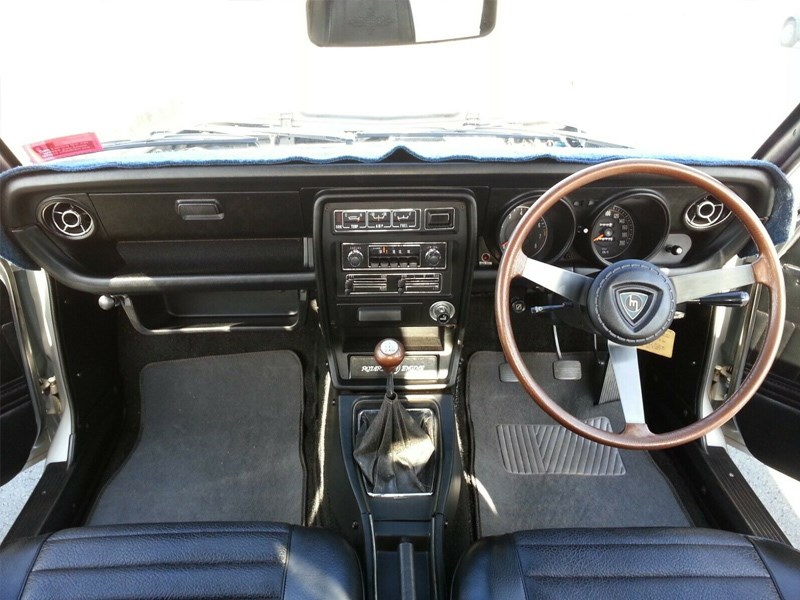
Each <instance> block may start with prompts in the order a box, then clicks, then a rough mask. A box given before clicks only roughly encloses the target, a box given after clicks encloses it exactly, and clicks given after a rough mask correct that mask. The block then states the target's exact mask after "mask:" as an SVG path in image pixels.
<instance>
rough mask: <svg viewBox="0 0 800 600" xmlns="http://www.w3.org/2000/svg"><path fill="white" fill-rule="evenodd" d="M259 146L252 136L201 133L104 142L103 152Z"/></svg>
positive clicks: (169, 134)
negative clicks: (157, 148)
mask: <svg viewBox="0 0 800 600" xmlns="http://www.w3.org/2000/svg"><path fill="white" fill-rule="evenodd" d="M234 145H244V146H258V145H259V139H258V137H256V136H252V135H229V134H226V133H209V132H200V131H186V132H184V131H180V132H177V133H167V134H164V135H163V136H161V137H149V138H143V139H139V140H117V141H111V142H103V150H128V149H132V148H155V147H165V146H166V147H173V146H234Z"/></svg>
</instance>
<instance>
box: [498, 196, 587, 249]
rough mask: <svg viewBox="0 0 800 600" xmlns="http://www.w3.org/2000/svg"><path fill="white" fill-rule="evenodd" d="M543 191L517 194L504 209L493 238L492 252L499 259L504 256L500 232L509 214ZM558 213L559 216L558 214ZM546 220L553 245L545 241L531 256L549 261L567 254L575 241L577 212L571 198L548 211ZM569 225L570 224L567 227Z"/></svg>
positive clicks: (529, 203) (534, 199)
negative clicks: (540, 248)
mask: <svg viewBox="0 0 800 600" xmlns="http://www.w3.org/2000/svg"><path fill="white" fill-rule="evenodd" d="M543 193H544V192H530V193H526V194H523V195H522V196H517V197H516V198H514V199H513V200H512V201H511V202H509V204H508V206H507V207H506V209H505V210H504V211H503V214H502V215H501V217H500V218H499V219H498V221H497V224H496V227H495V235H494V240H493V244H494V248H493V249H492V254H494V256H495V258H496V259H497V260H500V259H501V258H502V257H503V247H502V240H501V239H500V234H501V231H502V229H503V225H504V224H505V222H506V220H507V219H508V217H509V215H510V214H511V213H512V212H513V211H514V210H516V209H517V208H519V207H520V206H523V205H525V204H528V205H531V204H533V203H534V202H535V201H536V200H538V199H539V197H540V196H541V195H542V194H543ZM554 211H558V213H554ZM559 213H560V214H559ZM557 214H558V216H556V215H557ZM544 220H545V224H546V226H547V237H548V239H549V240H550V242H551V245H550V246H549V247H548V246H547V243H545V247H544V248H543V249H542V250H541V251H540V252H538V253H537V254H536V255H535V256H531V257H530V258H534V259H536V260H544V261H547V262H553V261H557V260H559V259H561V258H562V257H563V256H564V254H566V252H567V250H569V249H570V248H571V247H572V243H573V242H574V241H575V230H576V227H577V220H576V218H575V212H574V211H573V209H572V206H571V205H570V202H569V199H568V198H562V199H561V200H560V201H559V203H558V204H556V205H555V206H553V208H551V209H550V210H548V211H547V213H546V214H545V216H544ZM554 221H555V222H554ZM564 221H568V223H565V222H564ZM567 225H569V226H568V227H567ZM556 236H558V238H557V239H556Z"/></svg>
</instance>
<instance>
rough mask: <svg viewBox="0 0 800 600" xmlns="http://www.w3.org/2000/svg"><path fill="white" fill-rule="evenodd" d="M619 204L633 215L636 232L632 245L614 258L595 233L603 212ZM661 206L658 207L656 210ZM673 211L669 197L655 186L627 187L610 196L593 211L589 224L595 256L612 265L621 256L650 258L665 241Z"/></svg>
mask: <svg viewBox="0 0 800 600" xmlns="http://www.w3.org/2000/svg"><path fill="white" fill-rule="evenodd" d="M614 206H616V207H619V208H620V209H622V210H624V211H625V212H626V213H628V215H630V218H631V222H632V224H633V228H634V232H633V236H632V243H631V246H630V247H629V248H628V249H627V250H625V251H623V252H622V253H621V254H619V255H617V256H615V257H614V258H612V259H610V260H609V259H606V258H604V257H602V256H600V254H599V253H598V252H597V247H596V246H595V244H594V243H593V242H592V238H591V233H592V231H594V229H595V226H596V225H597V221H598V220H599V219H600V218H601V216H602V214H603V213H604V212H605V211H607V210H608V209H609V208H611V207H614ZM654 207H658V208H657V210H653V208H654ZM669 226H670V212H669V206H668V205H667V202H666V200H664V198H663V197H661V196H660V195H659V194H657V193H655V192H653V191H652V190H626V191H624V192H621V193H619V194H615V195H614V196H612V197H610V198H608V199H607V200H606V201H605V202H603V203H602V204H601V205H600V207H599V208H598V209H597V210H595V211H594V213H593V214H592V220H591V224H590V225H589V228H588V234H587V243H588V244H589V252H590V253H591V256H592V257H593V258H594V260H596V261H598V262H599V263H601V264H603V265H606V266H607V265H610V264H613V263H615V262H618V261H620V260H626V259H631V258H635V259H638V260H648V259H649V258H651V257H652V256H654V255H655V254H657V253H658V252H659V250H660V249H661V248H662V246H663V245H664V242H665V240H666V239H667V235H668V234H669Z"/></svg>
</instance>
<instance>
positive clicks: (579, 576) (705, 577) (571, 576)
mask: <svg viewBox="0 0 800 600" xmlns="http://www.w3.org/2000/svg"><path fill="white" fill-rule="evenodd" d="M525 577H527V578H528V579H606V580H608V581H614V580H617V579H678V578H680V579H703V580H709V579H770V580H771V578H770V576H769V575H686V574H683V573H675V574H673V575H670V574H666V575H656V574H652V575H651V574H643V575H618V574H613V575H585V574H580V573H579V574H564V575H531V574H526V575H525Z"/></svg>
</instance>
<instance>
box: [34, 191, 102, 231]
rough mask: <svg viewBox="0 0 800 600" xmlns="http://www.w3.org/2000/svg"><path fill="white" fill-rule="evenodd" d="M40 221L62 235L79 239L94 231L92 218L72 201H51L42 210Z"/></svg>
mask: <svg viewBox="0 0 800 600" xmlns="http://www.w3.org/2000/svg"><path fill="white" fill-rule="evenodd" d="M42 221H43V222H44V223H45V224H46V225H47V226H48V227H49V228H50V229H52V230H53V231H55V232H56V233H58V234H59V235H62V236H64V237H67V238H70V239H73V240H80V239H83V238H85V237H89V236H90V235H92V233H93V232H94V219H93V218H92V215H90V214H89V213H88V212H86V210H85V209H84V208H81V207H80V206H78V205H77V204H75V203H74V202H70V201H66V200H65V201H59V202H51V203H49V204H47V206H45V207H44V210H43V211H42Z"/></svg>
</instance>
